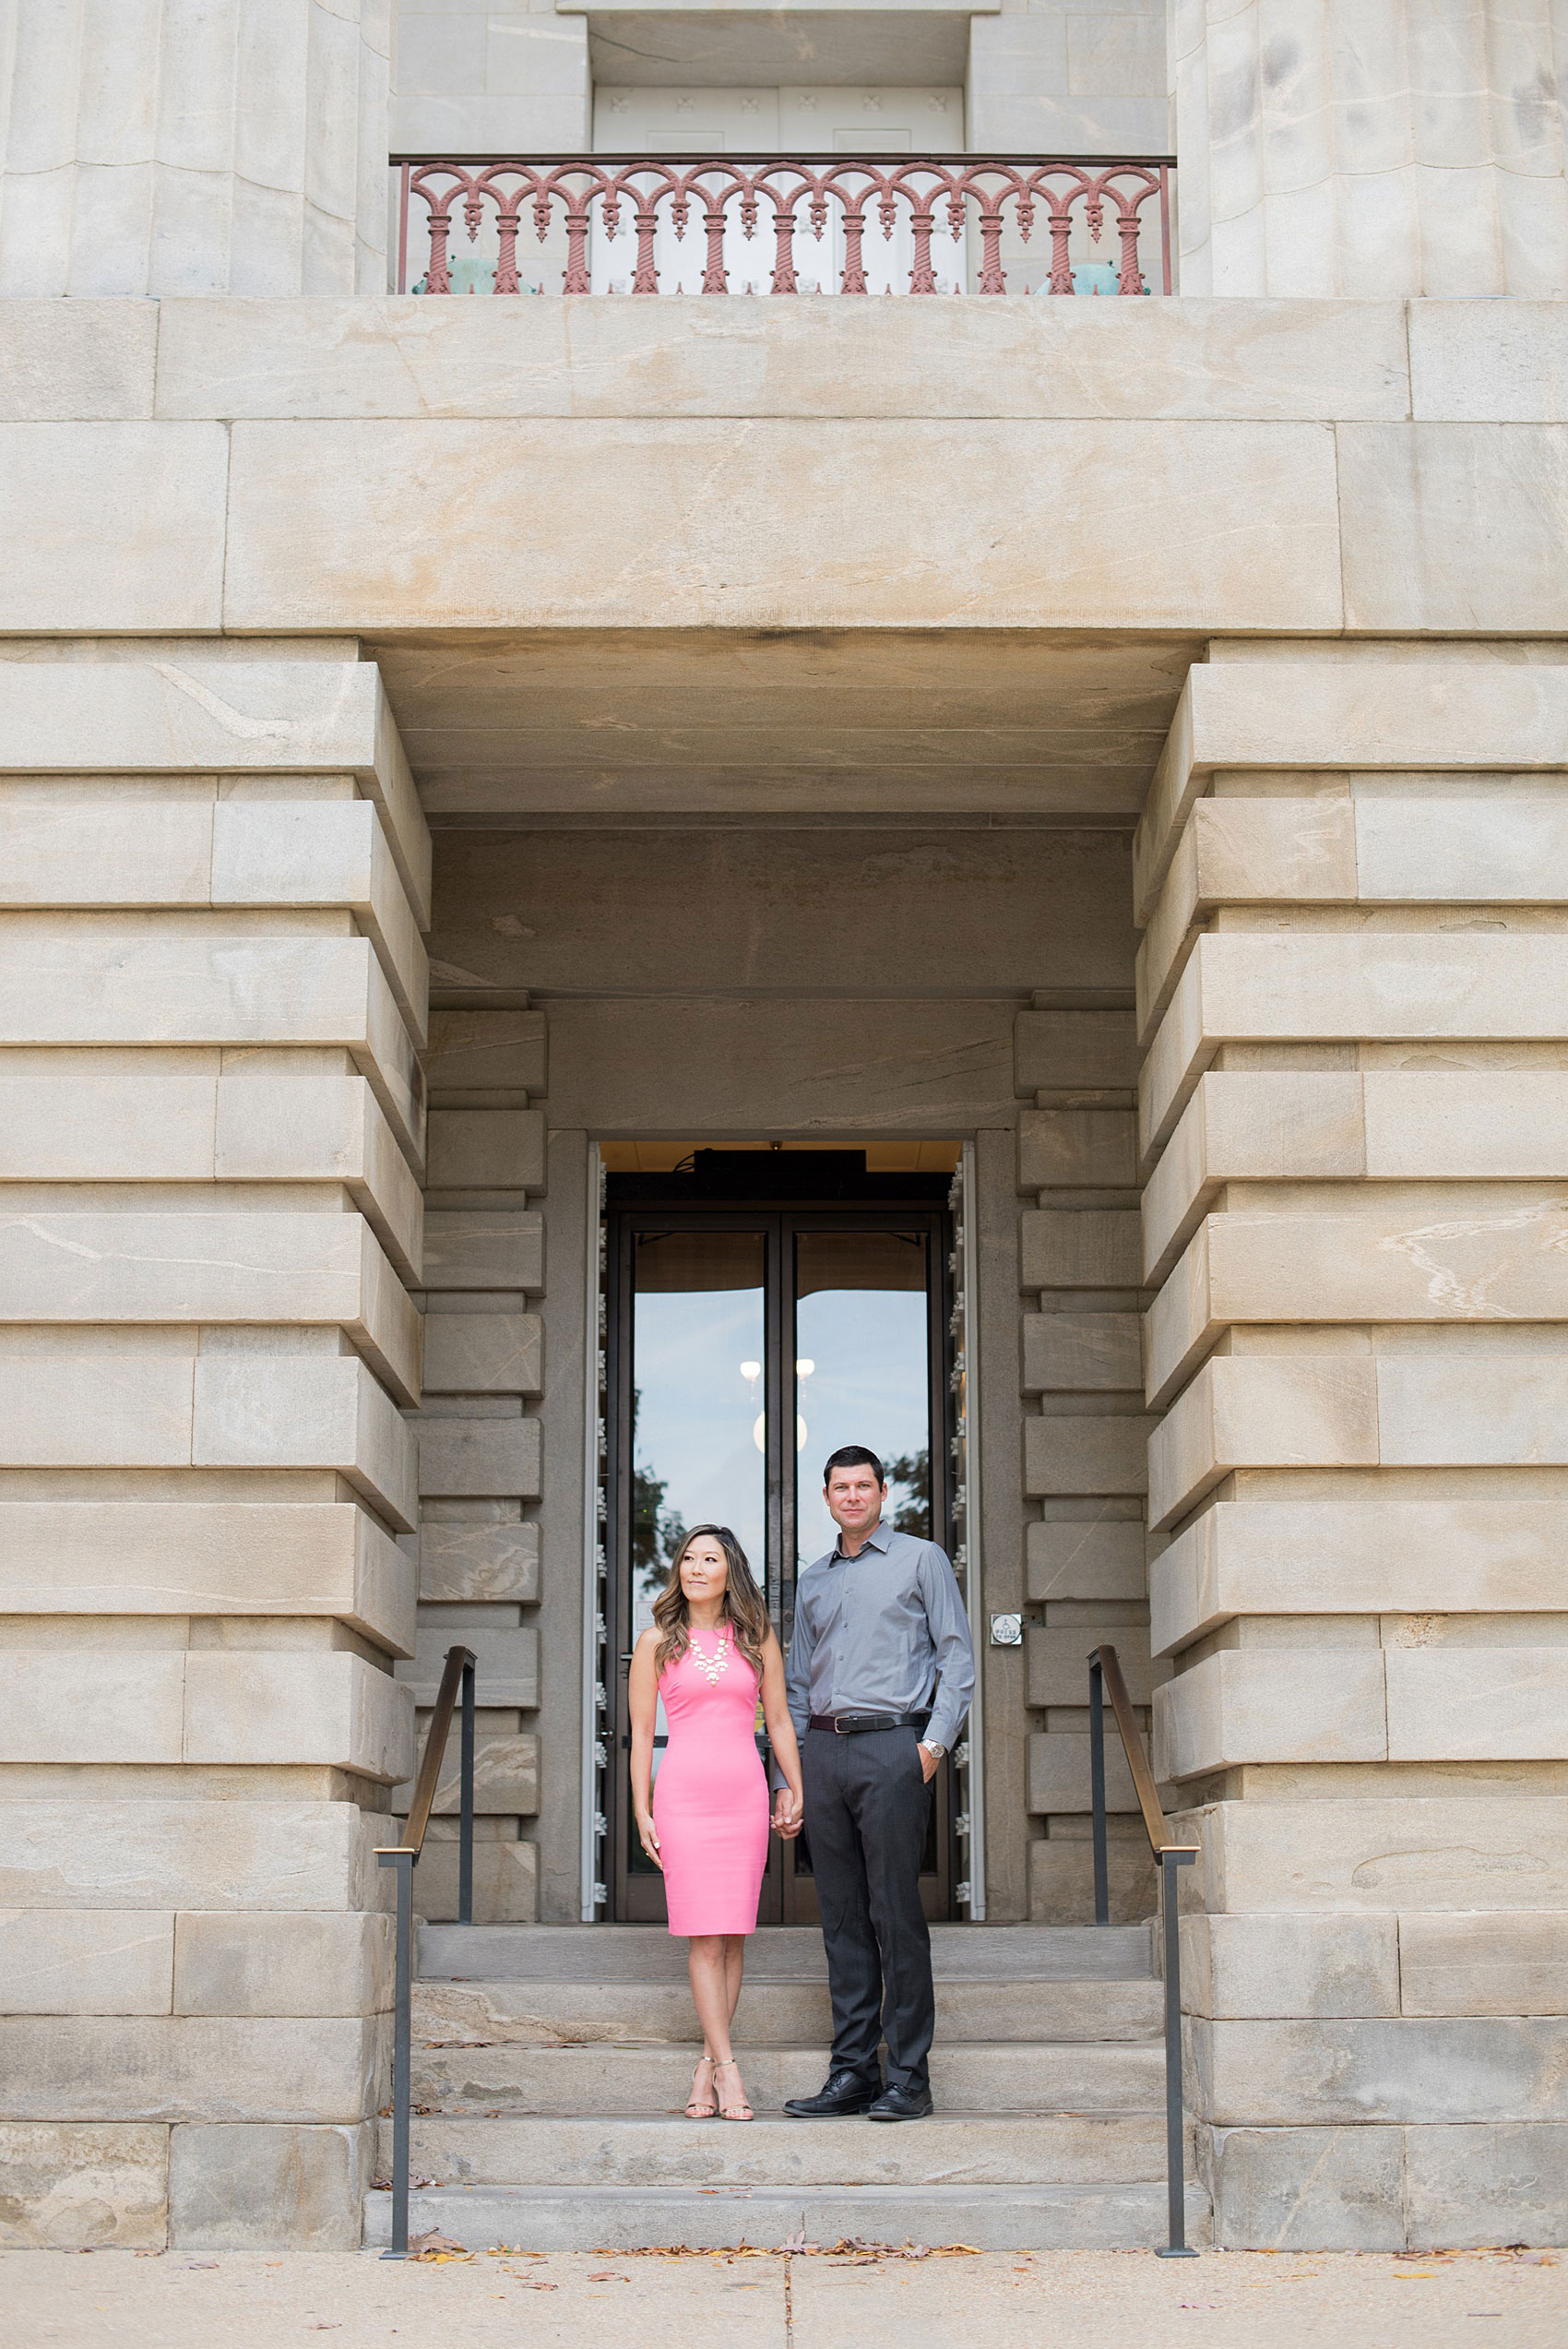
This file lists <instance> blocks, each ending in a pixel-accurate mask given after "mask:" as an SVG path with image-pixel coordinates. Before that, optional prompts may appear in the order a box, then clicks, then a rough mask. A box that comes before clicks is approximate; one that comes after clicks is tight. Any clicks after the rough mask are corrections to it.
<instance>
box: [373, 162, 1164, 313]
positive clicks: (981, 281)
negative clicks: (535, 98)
mask: <svg viewBox="0 0 1568 2349" xmlns="http://www.w3.org/2000/svg"><path fill="white" fill-rule="evenodd" d="M392 170H393V203H394V210H395V231H394V233H395V237H396V256H397V280H396V282H397V290H398V292H399V293H406V292H412V293H416V294H447V295H449V294H475V293H484V294H521V293H552V294H576V293H604V294H621V293H627V294H657V293H664V294H671V293H686V294H725V293H742V294H766V295H772V294H779V295H788V294H831V295H856V294H868V295H869V294H884V295H885V294H949V295H966V294H1007V293H1025V294H1034V293H1039V294H1051V295H1067V294H1071V295H1086V294H1087V295H1099V294H1107V295H1111V296H1115V297H1128V296H1142V295H1146V294H1152V293H1169V292H1170V291H1171V218H1170V214H1171V195H1172V185H1173V173H1174V164H1173V161H1172V159H1171V158H1170V156H1158V155H1157V156H1146V157H1122V158H1112V159H1107V158H1104V157H1095V158H1092V159H1087V158H1080V157H1072V156H1055V157H1039V156H1020V155H992V156H986V155H948V156H944V157H918V156H909V155H899V156H897V157H894V156H882V157H880V158H865V159H861V158H857V157H852V156H848V155H801V156H788V157H781V156H777V155H773V156H766V155H756V156H746V155H725V156H718V157H702V156H691V157H686V156H680V157H676V156H662V157H652V156H647V155H599V154H595V155H576V156H556V157H551V158H545V159H540V160H539V161H531V162H530V161H526V160H524V159H522V158H518V157H511V156H466V157H460V156H433V155H407V156H395V157H394V158H393V159H392Z"/></svg>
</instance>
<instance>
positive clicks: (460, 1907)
mask: <svg viewBox="0 0 1568 2349" xmlns="http://www.w3.org/2000/svg"><path fill="white" fill-rule="evenodd" d="M459 1686H460V1687H461V1689H462V1696H463V1734H462V1747H461V1774H460V1779H459V1789H458V1823H457V1922H458V1924H459V1925H471V1924H472V1923H473V1921H474V1652H473V1650H472V1649H471V1648H463V1647H455V1648H448V1649H447V1651H446V1663H445V1669H444V1671H443V1672H442V1675H441V1686H440V1687H439V1688H438V1689H437V1691H436V1695H435V1708H434V1711H433V1712H432V1714H431V1716H430V1727H429V1729H428V1730H427V1731H426V1733H425V1740H424V1756H423V1759H422V1761H421V1763H420V1770H419V1776H418V1778H417V1779H416V1780H415V1781H414V1794H413V1800H412V1801H411V1802H410V1805H409V1816H408V1818H407V1819H406V1820H405V1822H404V1827H403V1840H402V1842H400V1843H383V1844H378V1845H377V1847H376V1854H375V1857H376V1865H377V1866H380V1867H394V1868H396V1869H397V1871H398V1975H397V1989H396V1992H395V2001H396V2003H395V2011H394V2016H393V2030H392V2248H391V2249H390V2250H389V2251H384V2252H383V2253H382V2258H383V2259H386V2260H405V2259H407V2257H408V2255H409V2124H410V2069H411V2064H412V2056H413V2024H412V2005H413V1971H414V1870H415V1868H416V1867H417V1866H419V1858H420V1854H421V1853H422V1851H423V1849H424V1831H425V1829H426V1828H427V1827H428V1826H429V1825H430V1814H431V1809H432V1806H434V1801H435V1790H436V1786H437V1784H438V1783H439V1782H440V1778H441V1765H442V1763H443V1762H444V1761H445V1759H446V1740H447V1737H448V1736H449V1735H450V1734H451V1728H452V1715H453V1714H454V1712H455V1711H457V1691H458V1687H459Z"/></svg>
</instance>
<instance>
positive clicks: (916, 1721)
mask: <svg viewBox="0 0 1568 2349" xmlns="http://www.w3.org/2000/svg"><path fill="white" fill-rule="evenodd" d="M930 1719H931V1715H930V1713H929V1712H814V1713H813V1715H812V1717H811V1721H810V1723H809V1726H810V1727H811V1728H813V1729H826V1730H828V1731H829V1732H830V1733H831V1734H832V1735H834V1736H835V1737H863V1736H864V1735H865V1734H866V1732H867V1731H868V1730H871V1729H923V1728H924V1727H925V1726H926V1724H927V1723H928V1722H929V1721H930Z"/></svg>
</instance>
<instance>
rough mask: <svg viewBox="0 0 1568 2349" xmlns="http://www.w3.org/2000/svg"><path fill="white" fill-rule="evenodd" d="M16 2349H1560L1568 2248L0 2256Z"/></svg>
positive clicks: (1566, 2334)
mask: <svg viewBox="0 0 1568 2349" xmlns="http://www.w3.org/2000/svg"><path fill="white" fill-rule="evenodd" d="M0 2306H3V2307H4V2309H5V2312H6V2317H5V2326H4V2331H5V2337H6V2341H7V2343H10V2344H14V2349H54V2345H55V2344H62V2349H64V2344H69V2349H210V2345H211V2344H212V2343H214V2342H221V2341H233V2342H236V2343H243V2344H244V2349H275V2345H276V2349H284V2344H288V2345H289V2349H292V2344H295V2343H300V2344H302V2345H303V2343H306V2342H307V2341H308V2342H310V2343H315V2340H316V2338H317V2336H318V2335H321V2334H327V2333H331V2334H335V2335H339V2336H340V2338H339V2339H337V2340H335V2341H334V2342H333V2343H332V2349H386V2344H387V2343H390V2342H393V2341H398V2342H401V2343H405V2344H406V2349H523V2344H528V2349H535V2344H537V2349H585V2343H587V2342H588V2340H589V2339H591V2338H596V2337H598V2338H602V2339H604V2340H606V2341H612V2342H614V2343H616V2344H618V2349H620V2345H621V2344H624V2349H912V2344H919V2349H969V2344H974V2349H1084V2344H1086V2343H1092V2344H1093V2349H1166V2344H1167V2343H1185V2342H1191V2343H1194V2349H1197V2344H1201V2349H1242V2344H1245V2349H1253V2344H1261V2343H1266V2344H1267V2349H1340V2345H1341V2344H1343V2349H1447V2344H1449V2343H1456V2344H1458V2343H1471V2342H1476V2343H1483V2344H1491V2349H1562V2343H1564V2341H1568V2253H1565V2254H1555V2253H1551V2252H1535V2253H1528V2254H1523V2255H1520V2254H1513V2253H1509V2252H1506V2251H1466V2252H1457V2253H1441V2252H1440V2253H1434V2254H1431V2255H1427V2256H1423V2257H1413V2256H1408V2255H1407V2256H1404V2257H1390V2256H1388V2255H1386V2254H1384V2253H1372V2252H1363V2253H1345V2252H1341V2253H1334V2252H1324V2253H1317V2254H1311V2253H1302V2252H1279V2253H1267V2252H1245V2251H1241V2252H1235V2251H1233V2252H1206V2253H1205V2254H1204V2255H1203V2257H1202V2258H1200V2259H1197V2260H1182V2261H1174V2260H1170V2261H1168V2260H1156V2259H1154V2258H1153V2257H1152V2256H1151V2255H1150V2254H1149V2253H1147V2252H1138V2251H1128V2252H1093V2251H1082V2252H1079V2251H1057V2252H1041V2253H1035V2254H1028V2253H1021V2252H1000V2251H993V2252H987V2253H983V2254H981V2255H980V2256H979V2257H976V2258H963V2257H948V2256H941V2255H936V2254H932V2255H931V2256H929V2257H927V2258H924V2259H920V2260H911V2259H907V2258H900V2257H897V2256H895V2257H885V2256H874V2255H873V2256H861V2257H855V2256H851V2257H844V2256H835V2255H833V2254H830V2253H820V2254H817V2255H814V2256H800V2255H797V2256H794V2257H790V2258H788V2259H786V2258H785V2257H783V2256H782V2255H780V2254H779V2253H777V2252H766V2253H758V2254H747V2253H744V2252H742V2253H733V2252H731V2253H725V2252H716V2253H707V2254H702V2255H695V2256H691V2255H688V2256H679V2255H673V2254H669V2253H661V2252H655V2253H649V2254H643V2255H639V2256H636V2257H631V2258H629V2257H627V2256H626V2255H625V2254H624V2253H623V2254H620V2255H618V2256H606V2255H601V2254H595V2253H592V2252H588V2253H571V2254H564V2253H556V2254H552V2256H550V2257H548V2258H539V2259H530V2258H527V2257H525V2256H523V2255H521V2254H517V2253H513V2254H490V2255H483V2256H478V2257H474V2258H463V2259H451V2260H445V2261H442V2262H441V2263H439V2264H427V2263H421V2264H418V2265H409V2266H398V2265H394V2264H392V2263H390V2262H384V2261H381V2260H376V2259H374V2258H373V2257H371V2256H368V2255H364V2254H361V2255H358V2256H355V2255H350V2254H342V2255H338V2254H323V2255H321V2256H317V2257H310V2256H308V2255H298V2254H296V2255H293V2256H290V2257H286V2258H276V2259H267V2258H265V2257H263V2256H261V2255H259V2254H257V2253H252V2252H227V2253H219V2254H215V2255H213V2256H211V2257H210V2258H207V2259H203V2258H199V2257H197V2256H196V2255H194V2254H191V2253H185V2252H172V2251H171V2252H167V2253H160V2254H149V2253H139V2254H138V2253H135V2252H125V2251H99V2252H93V2253H89V2254H82V2253H74V2252H50V2251H14V2252H6V2253H3V2254H0Z"/></svg>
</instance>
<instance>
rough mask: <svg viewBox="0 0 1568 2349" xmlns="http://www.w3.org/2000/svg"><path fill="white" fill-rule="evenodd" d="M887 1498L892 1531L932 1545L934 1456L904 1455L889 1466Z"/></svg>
mask: <svg viewBox="0 0 1568 2349" xmlns="http://www.w3.org/2000/svg"><path fill="white" fill-rule="evenodd" d="M887 1498H888V1503H889V1506H890V1508H891V1510H892V1517H893V1530H894V1532H897V1533H913V1534H914V1535H915V1536H916V1537H917V1538H918V1539H919V1540H921V1541H926V1542H929V1541H930V1540H931V1539H932V1530H931V1453H930V1450H929V1449H922V1450H921V1451H918V1452H905V1453H903V1454H902V1455H901V1456H900V1457H899V1458H898V1459H897V1460H890V1461H888V1463H887Z"/></svg>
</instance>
